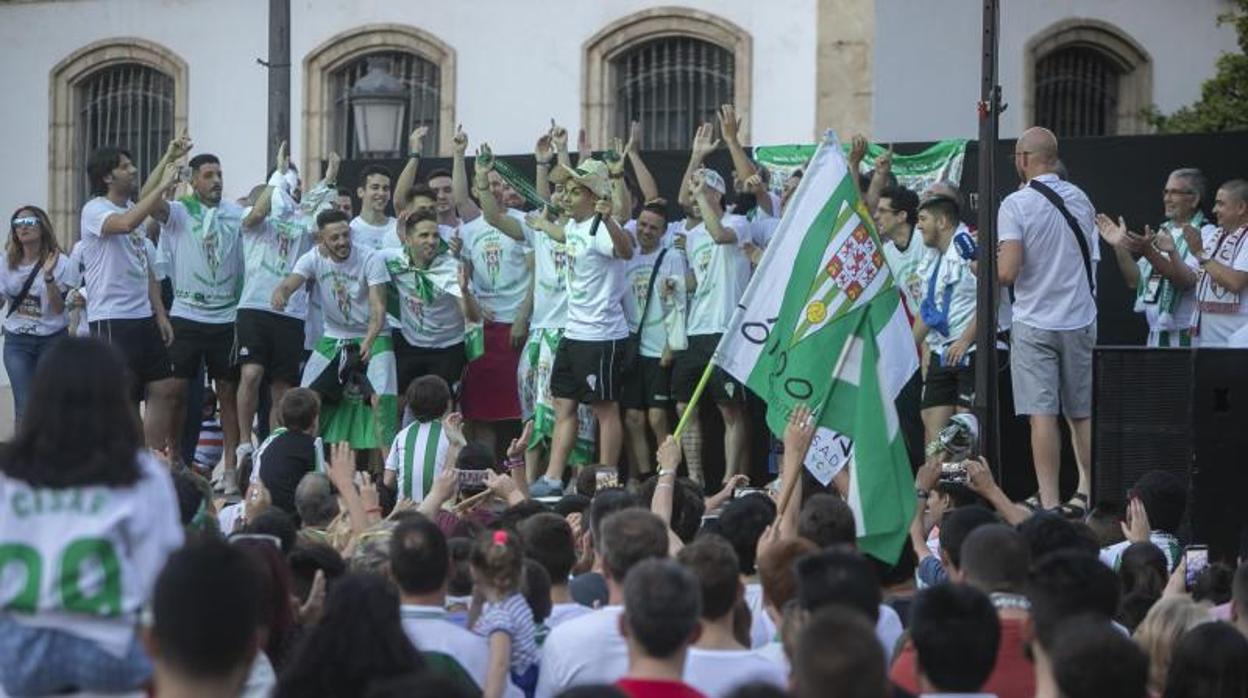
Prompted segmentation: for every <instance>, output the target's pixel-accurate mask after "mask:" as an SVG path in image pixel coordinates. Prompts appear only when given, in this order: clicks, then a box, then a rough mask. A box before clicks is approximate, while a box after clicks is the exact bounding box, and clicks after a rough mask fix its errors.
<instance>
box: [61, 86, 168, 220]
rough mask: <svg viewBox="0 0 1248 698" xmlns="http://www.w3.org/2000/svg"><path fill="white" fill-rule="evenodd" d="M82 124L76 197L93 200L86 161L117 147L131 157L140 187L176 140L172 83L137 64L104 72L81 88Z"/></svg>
mask: <svg viewBox="0 0 1248 698" xmlns="http://www.w3.org/2000/svg"><path fill="white" fill-rule="evenodd" d="M77 100H78V120H77V124H76V128H75V131H76V134H75V138H76V141H77V143H76V145H77V151H76V152H77V153H78V154H79V157H78V162H76V163H74V169H75V172H76V174H75V181H76V182H77V186H76V197H77V200H78V205H79V206H80V205H82V204H83V203H85V202H86V201H87V199H89V198H90V197H91V193H90V192H91V189H90V183H89V182H88V181H87V168H86V163H87V159H88V158H89V157H90V156H91V153H92V152H94V151H95V150H96V149H97V148H102V147H104V146H115V147H119V148H123V149H125V150H127V151H129V152H130V157H131V159H132V161H133V162H134V166H135V167H136V168H138V171H139V178H140V185H141V183H142V179H143V178H145V177H146V176H147V175H148V173H149V170H150V169H151V168H152V166H154V165H155V164H156V162H157V161H158V160H160V156H161V155H162V154H164V151H165V146H166V145H168V143H169V141H170V140H172V138H173V135H174V132H173V131H174V125H173V102H174V82H173V78H172V77H171V76H169V75H166V74H165V73H162V72H160V71H159V70H156V69H155V68H150V67H148V66H145V65H141V64H138V63H123V64H120V65H114V66H110V67H108V68H104V69H102V70H100V71H98V72H96V73H95V74H93V75H91V76H89V77H88V78H87V79H86V80H84V81H83V82H81V83H80V84H79V85H78V87H77Z"/></svg>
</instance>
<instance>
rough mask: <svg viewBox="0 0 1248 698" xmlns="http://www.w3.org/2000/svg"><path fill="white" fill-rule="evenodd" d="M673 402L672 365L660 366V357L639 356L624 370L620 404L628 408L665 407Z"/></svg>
mask: <svg viewBox="0 0 1248 698" xmlns="http://www.w3.org/2000/svg"><path fill="white" fill-rule="evenodd" d="M671 404H672V367H671V366H666V367H664V366H660V365H659V359H658V358H656V357H650V356H639V357H637V360H636V361H634V362H633V365H632V366H630V367H629V368H628V370H626V371H625V372H624V385H623V386H622V387H621V390H620V406H621V407H623V408H624V409H626V410H644V409H650V408H652V407H657V408H663V407H668V406H669V405H671Z"/></svg>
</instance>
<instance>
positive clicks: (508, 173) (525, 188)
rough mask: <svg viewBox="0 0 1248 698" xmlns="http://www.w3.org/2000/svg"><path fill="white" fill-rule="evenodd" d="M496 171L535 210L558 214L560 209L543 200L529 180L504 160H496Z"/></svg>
mask: <svg viewBox="0 0 1248 698" xmlns="http://www.w3.org/2000/svg"><path fill="white" fill-rule="evenodd" d="M494 171H495V172H497V173H498V176H499V177H502V178H503V179H504V180H506V181H507V183H508V184H510V185H511V188H512V189H515V190H516V193H517V194H519V195H520V196H521V197H523V198H524V200H525V201H526V202H528V204H529V205H530V206H532V207H533V208H534V209H538V210H540V209H541V208H542V207H546V208H548V209H549V210H551V211H554V212H556V213H558V211H559V207H558V206H555V205H554V204H552V203H550V202H549V201H547V200H545V199H543V198H542V197H541V195H540V194H538V193H537V189H536V188H535V187H534V186H533V184H532V183H530V182H529V180H527V179H525V177H524V175H522V174H520V173H519V172H517V171H516V170H515V169H514V168H513V167H512V166H511V165H508V164H507V163H505V162H503V161H502V160H495V161H494Z"/></svg>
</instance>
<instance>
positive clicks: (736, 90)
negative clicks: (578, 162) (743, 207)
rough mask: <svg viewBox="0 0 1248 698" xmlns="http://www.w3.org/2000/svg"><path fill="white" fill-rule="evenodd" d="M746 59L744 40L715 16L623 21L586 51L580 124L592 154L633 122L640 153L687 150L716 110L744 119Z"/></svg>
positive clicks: (639, 16)
mask: <svg viewBox="0 0 1248 698" xmlns="http://www.w3.org/2000/svg"><path fill="white" fill-rule="evenodd" d="M751 58H752V57H751V40H750V35H749V34H748V33H746V32H745V30H743V29H741V28H740V27H738V26H736V25H734V24H732V23H731V22H728V21H727V20H724V19H722V18H720V17H716V16H715V15H712V14H709V13H706V12H700V11H696V10H687V9H683V8H672V7H663V8H655V9H653V10H645V11H643V12H638V13H636V14H633V15H629V16H628V17H625V18H623V19H620V20H618V21H616V22H613V23H611V24H610V25H608V26H607V27H605V28H604V29H602V30H601V31H599V32H598V33H597V34H595V35H594V36H593V37H592V38H591V39H590V40H589V41H588V42H586V44H585V56H584V60H585V63H584V75H585V101H584V103H583V105H582V124H583V125H584V126H585V128H586V129H587V131H588V133H589V136H590V141H591V143H593V144H594V145H595V146H596V147H606V145H607V143H608V139H609V138H610V137H611V136H619V137H625V136H627V133H628V128H629V123H630V122H632V121H634V120H637V121H640V122H641V124H642V129H643V133H642V144H643V145H644V147H646V148H647V149H685V148H688V147H689V141H690V139H691V138H692V137H693V132H694V130H695V129H696V128H697V126H698V125H699V124H701V123H702V122H705V121H712V122H713V121H714V120H715V115H716V113H717V112H718V110H719V106H720V105H721V104H735V105H736V107H737V110H738V112H739V113H741V114H743V115H748V114H749V112H750V70H751ZM748 126H749V120H748V119H747V120H746V122H745V128H748ZM742 138H743V139H746V140H747V141H748V133H743V134H742Z"/></svg>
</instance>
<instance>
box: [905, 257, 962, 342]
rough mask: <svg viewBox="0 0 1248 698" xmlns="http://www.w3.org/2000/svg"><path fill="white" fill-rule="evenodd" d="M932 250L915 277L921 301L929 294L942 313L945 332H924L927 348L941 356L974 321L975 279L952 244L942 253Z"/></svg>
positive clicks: (932, 329) (933, 330)
mask: <svg viewBox="0 0 1248 698" xmlns="http://www.w3.org/2000/svg"><path fill="white" fill-rule="evenodd" d="M915 242H919V241H918V240H911V242H910V244H911V245H913V244H914V243H915ZM929 249H930V248H929ZM932 251H933V253H934V254H932V255H929V256H928V257H927V259H926V260H924V262H923V263H922V264H921V265H920V266H919V276H921V277H922V278H923V296H924V298H925V299H926V298H928V296H929V294H930V296H931V302H933V303H934V305H935V308H936V309H937V311H938V312H941V313H946V317H947V320H948V325H947V327H946V331H945V332H943V333H942V332H940V331H939V330H937V329H936V328H934V327H929V328H928V333H927V346H928V347H929V348H930V349H931V350H932V351H933V352H935V353H936V354H937V355H939V356H944V351H945V349H946V348H947V347H948V346H949V345H950V344H953V343H954V342H956V341H958V339H959V338H960V337H961V336H962V333H963V332H965V331H966V328H967V326H968V325H970V324H971V321H972V320H974V319H975V302H976V279H975V275H974V274H972V273H971V263H970V262H969V261H967V260H965V259H962V257H961V255H959V254H958V249H957V248H956V247H954V246H953V245H949V247H948V249H946V250H945V251H944V252H943V253H942V252H940V251H939V250H932ZM933 277H934V278H933Z"/></svg>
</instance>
